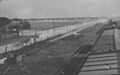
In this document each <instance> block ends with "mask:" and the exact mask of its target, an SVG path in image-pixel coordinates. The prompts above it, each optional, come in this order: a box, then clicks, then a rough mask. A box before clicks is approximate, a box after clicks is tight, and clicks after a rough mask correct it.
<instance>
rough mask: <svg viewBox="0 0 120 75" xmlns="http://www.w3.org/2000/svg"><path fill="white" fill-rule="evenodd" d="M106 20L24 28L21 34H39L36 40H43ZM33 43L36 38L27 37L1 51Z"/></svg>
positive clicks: (5, 46)
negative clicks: (39, 28) (46, 28)
mask: <svg viewBox="0 0 120 75" xmlns="http://www.w3.org/2000/svg"><path fill="white" fill-rule="evenodd" d="M106 21H107V19H100V20H96V21H91V22H86V23H83V24H76V25H71V26H64V27H59V28H55V29H49V30H44V31H39V30H24V31H21V32H20V33H19V34H20V35H21V36H31V35H37V36H38V37H37V38H36V41H43V40H45V39H47V38H50V37H54V36H57V35H59V34H66V33H68V32H71V31H73V30H76V31H77V30H82V29H85V28H87V27H89V26H93V25H94V24H95V23H98V22H106ZM73 32H74V31H73ZM68 34H69V33H68ZM33 43H34V38H30V39H25V40H23V41H17V42H14V43H10V44H6V45H3V46H0V53H4V52H5V50H7V51H12V50H17V49H20V48H22V47H24V46H26V45H30V44H33Z"/></svg>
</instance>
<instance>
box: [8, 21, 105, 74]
mask: <svg viewBox="0 0 120 75" xmlns="http://www.w3.org/2000/svg"><path fill="white" fill-rule="evenodd" d="M103 25H104V24H102V23H100V24H96V25H95V26H93V27H89V28H87V29H84V30H82V31H80V32H78V34H79V35H71V36H68V37H65V38H63V39H61V40H58V41H55V42H49V43H48V42H44V43H38V44H37V45H36V46H35V47H34V48H31V49H30V48H29V49H30V50H29V52H27V53H26V56H25V57H24V60H23V62H21V63H19V64H18V65H17V66H15V69H13V70H12V71H10V72H8V73H7V75H54V74H55V72H57V70H58V69H59V68H60V67H61V66H62V65H63V64H64V63H65V62H67V61H69V59H70V58H71V57H72V54H73V53H74V52H75V51H76V50H77V49H78V48H80V47H81V46H82V45H85V44H88V43H89V44H90V43H91V41H94V40H95V38H96V36H97V35H96V32H97V31H98V30H99V29H101V27H102V26H103ZM30 53H31V54H30Z"/></svg>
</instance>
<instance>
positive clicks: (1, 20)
mask: <svg viewBox="0 0 120 75" xmlns="http://www.w3.org/2000/svg"><path fill="white" fill-rule="evenodd" d="M9 23H11V20H10V19H8V18H6V17H0V28H1V27H4V26H6V25H8V24H9Z"/></svg>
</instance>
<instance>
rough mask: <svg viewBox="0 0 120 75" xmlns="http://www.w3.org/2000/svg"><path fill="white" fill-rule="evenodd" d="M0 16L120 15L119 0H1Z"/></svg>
mask: <svg viewBox="0 0 120 75" xmlns="http://www.w3.org/2000/svg"><path fill="white" fill-rule="evenodd" d="M0 16H7V17H9V18H14V17H19V18H53V17H89V16H92V17H93V16H95V17H96V16H104V17H105V16H109V17H111V16H120V0H3V1H2V2H1V4H0Z"/></svg>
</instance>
